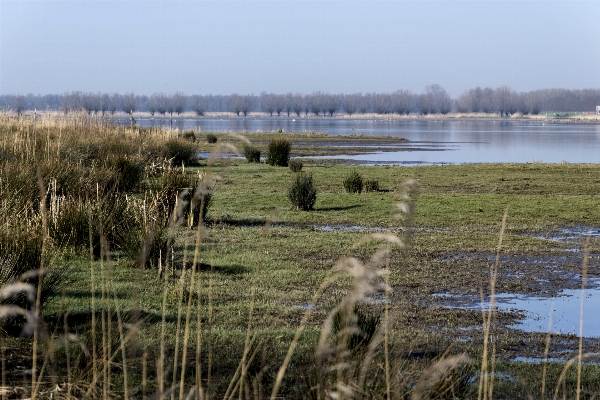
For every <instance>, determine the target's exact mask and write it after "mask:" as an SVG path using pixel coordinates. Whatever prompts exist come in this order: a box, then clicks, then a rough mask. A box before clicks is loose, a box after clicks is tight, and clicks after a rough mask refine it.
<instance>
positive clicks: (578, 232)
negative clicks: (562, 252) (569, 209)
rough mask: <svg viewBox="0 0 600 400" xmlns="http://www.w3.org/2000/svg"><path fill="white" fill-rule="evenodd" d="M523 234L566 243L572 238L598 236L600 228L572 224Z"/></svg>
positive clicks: (599, 236) (599, 235)
mask: <svg viewBox="0 0 600 400" xmlns="http://www.w3.org/2000/svg"><path fill="white" fill-rule="evenodd" d="M524 236H531V237H535V238H538V239H544V240H552V241H555V242H561V243H566V242H570V241H573V240H578V239H581V238H585V237H588V236H589V237H591V238H600V229H599V228H596V227H591V226H574V227H569V228H562V229H560V230H559V231H558V232H548V233H545V234H538V233H528V234H525V235H524ZM570 250H571V251H579V250H578V249H570Z"/></svg>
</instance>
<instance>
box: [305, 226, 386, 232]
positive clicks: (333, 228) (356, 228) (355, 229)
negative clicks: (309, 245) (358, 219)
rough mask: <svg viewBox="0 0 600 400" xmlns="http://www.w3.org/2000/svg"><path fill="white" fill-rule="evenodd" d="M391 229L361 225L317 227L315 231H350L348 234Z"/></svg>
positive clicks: (314, 228) (314, 227)
mask: <svg viewBox="0 0 600 400" xmlns="http://www.w3.org/2000/svg"><path fill="white" fill-rule="evenodd" d="M388 229H390V228H384V227H381V226H359V225H315V226H313V230H315V231H323V232H333V231H348V232H360V231H377V232H383V231H386V230H388Z"/></svg>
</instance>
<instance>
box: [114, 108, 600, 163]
mask: <svg viewBox="0 0 600 400" xmlns="http://www.w3.org/2000/svg"><path fill="white" fill-rule="evenodd" d="M120 123H123V124H129V120H128V119H127V120H122V121H120ZM138 124H139V125H141V126H143V127H166V128H168V127H170V126H171V125H170V122H169V119H161V118H155V119H151V118H140V119H139V120H138ZM172 127H173V129H178V130H181V131H183V130H189V129H194V130H200V131H204V132H244V131H247V132H273V131H278V130H279V129H282V130H283V131H284V132H315V133H316V132H323V133H327V134H329V135H346V136H348V135H363V136H394V137H404V138H406V139H408V140H410V141H411V142H417V143H427V142H436V143H438V144H441V145H443V146H446V147H445V150H450V149H452V150H453V151H432V150H433V148H419V149H418V150H413V151H396V152H382V153H369V154H362V155H357V156H339V157H336V158H341V159H346V160H351V161H354V162H357V163H366V164H368V163H378V164H400V163H402V164H423V163H425V164H444V163H482V162H493V163H496V162H499V163H505V162H515V163H523V162H546V163H561V162H563V161H566V162H571V163H598V160H599V159H598V154H600V125H585V124H563V125H561V124H544V123H541V122H522V121H509V120H500V119H498V120H486V121H460V120H457V121H435V120H384V119H369V120H362V119H356V120H348V119H336V118H332V119H329V118H314V119H313V118H298V119H296V118H294V117H289V118H288V117H285V118H283V117H282V118H262V119H258V118H226V119H216V118H175V119H174V120H173V122H172ZM436 150H439V148H437V149H436ZM329 158H332V157H329Z"/></svg>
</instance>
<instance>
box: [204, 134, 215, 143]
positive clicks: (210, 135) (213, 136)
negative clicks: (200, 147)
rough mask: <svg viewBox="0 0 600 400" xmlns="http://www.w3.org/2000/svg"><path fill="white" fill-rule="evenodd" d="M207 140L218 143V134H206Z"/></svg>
mask: <svg viewBox="0 0 600 400" xmlns="http://www.w3.org/2000/svg"><path fill="white" fill-rule="evenodd" d="M206 141H207V142H208V143H217V135H215V134H214V133H209V134H208V135H206Z"/></svg>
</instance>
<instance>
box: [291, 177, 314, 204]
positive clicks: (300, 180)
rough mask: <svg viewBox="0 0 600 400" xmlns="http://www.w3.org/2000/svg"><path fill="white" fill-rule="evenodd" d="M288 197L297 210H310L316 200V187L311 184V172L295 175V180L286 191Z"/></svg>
mask: <svg viewBox="0 0 600 400" xmlns="http://www.w3.org/2000/svg"><path fill="white" fill-rule="evenodd" d="M288 199H290V201H291V202H292V205H293V206H294V207H296V209H297V210H304V211H308V210H312V208H313V206H314V205H315V202H316V201H317V189H316V188H315V185H314V184H313V179H312V174H308V175H306V174H298V175H297V176H296V181H295V182H294V184H293V185H292V187H291V188H290V190H289V192H288Z"/></svg>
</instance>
